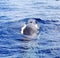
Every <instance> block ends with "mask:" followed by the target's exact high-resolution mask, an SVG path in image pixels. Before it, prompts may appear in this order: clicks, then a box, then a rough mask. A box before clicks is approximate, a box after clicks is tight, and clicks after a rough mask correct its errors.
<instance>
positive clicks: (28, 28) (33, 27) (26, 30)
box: [21, 19, 39, 37]
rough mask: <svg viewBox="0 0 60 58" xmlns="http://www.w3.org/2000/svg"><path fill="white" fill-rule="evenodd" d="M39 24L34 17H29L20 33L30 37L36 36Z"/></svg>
mask: <svg viewBox="0 0 60 58" xmlns="http://www.w3.org/2000/svg"><path fill="white" fill-rule="evenodd" d="M38 29H39V26H38V24H37V23H36V20H35V19H29V20H28V22H27V23H25V24H24V26H23V27H22V28H21V34H23V35H27V36H30V37H36V36H37V34H38Z"/></svg>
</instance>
